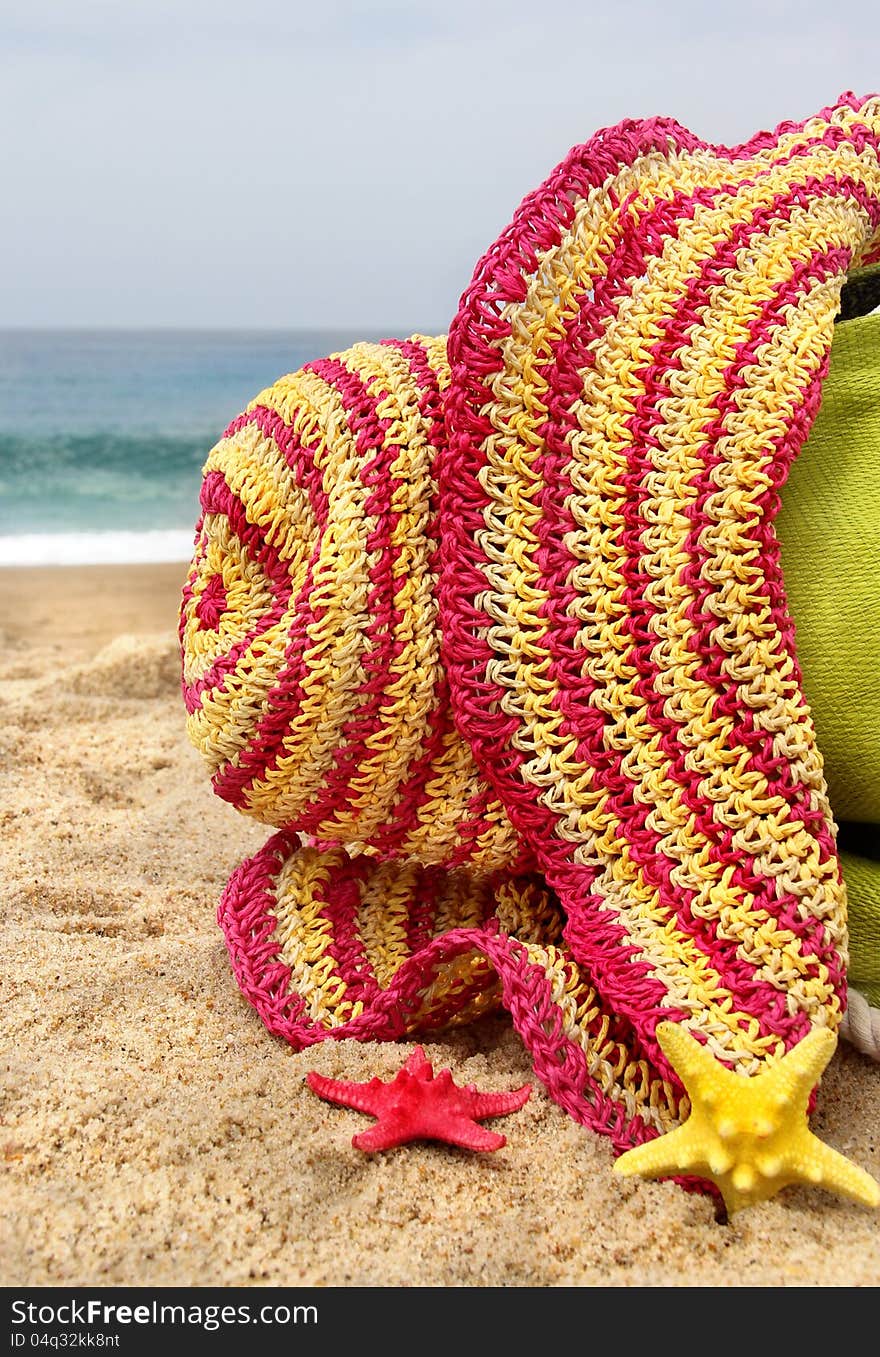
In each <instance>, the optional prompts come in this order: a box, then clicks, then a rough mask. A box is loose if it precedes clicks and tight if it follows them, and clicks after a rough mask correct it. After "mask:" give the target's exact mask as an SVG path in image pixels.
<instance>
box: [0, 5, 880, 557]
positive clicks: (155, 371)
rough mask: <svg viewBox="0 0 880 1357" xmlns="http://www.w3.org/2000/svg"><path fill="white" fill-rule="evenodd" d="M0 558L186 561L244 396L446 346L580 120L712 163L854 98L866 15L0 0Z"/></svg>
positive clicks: (879, 54)
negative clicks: (339, 355)
mask: <svg viewBox="0 0 880 1357" xmlns="http://www.w3.org/2000/svg"><path fill="white" fill-rule="evenodd" d="M0 43H2V49H3V53H4V57H5V61H4V78H3V81H2V83H0V111H2V118H3V125H4V128H5V136H4V138H3V145H2V147H0V164H2V175H3V184H4V190H5V193H4V200H5V209H4V211H3V213H2V216H0V257H2V261H3V267H2V275H0V276H2V295H3V304H2V310H0V327H2V333H0V564H7V565H14V564H17V565H25V564H59V563H86V562H90V561H113V560H116V561H136V560H153V561H159V560H178V559H179V560H185V559H186V557H187V556H188V554H189V548H190V544H191V541H192V527H193V524H194V522H195V518H196V513H197V505H196V497H197V491H198V482H199V468H200V466H201V464H202V462H203V460H204V457H205V455H206V453H207V450H208V449H209V448H210V446H211V444H212V443H213V442H214V441H215V440H216V438H217V437H218V436H219V435H220V433H221V432H222V430H223V428H224V427H225V426H226V424H227V423H228V422H229V421H230V420H231V419H232V418H233V417H234V416H235V414H237V413H238V411H239V410H240V409H241V408H242V407H243V406H244V405H245V404H246V403H247V401H248V400H250V399H251V398H252V397H253V396H254V395H256V394H257V392H258V391H259V390H261V389H262V388H263V387H264V386H267V385H269V384H271V383H272V382H273V381H274V380H275V379H276V378H277V377H278V376H280V375H282V373H284V372H288V371H292V370H293V369H295V368H296V367H298V366H300V365H301V364H302V363H304V362H306V361H308V360H309V359H310V358H316V357H318V356H321V355H323V354H325V353H328V352H331V351H333V350H334V349H337V348H342V347H345V346H346V345H347V344H349V343H351V342H352V341H353V340H354V339H358V338H360V339H374V338H379V337H382V336H383V335H392V334H404V333H411V332H413V331H416V330H420V331H423V332H428V333H431V332H438V333H439V332H443V331H445V330H446V328H447V327H448V324H449V321H450V318H451V317H452V315H453V314H454V312H455V309H456V306H457V301H458V298H459V295H460V294H461V292H462V291H463V289H464V288H465V287H466V286H467V284H468V282H469V280H470V277H471V273H472V270H473V267H474V264H475V262H476V260H477V259H478V258H479V256H480V254H481V253H482V251H483V250H484V249H485V248H486V247H487V245H488V244H489V243H490V242H491V241H492V240H493V239H494V238H495V236H496V235H497V234H498V232H499V231H500V230H501V229H502V228H503V226H504V225H505V224H506V222H507V221H508V220H509V219H510V216H511V214H512V213H513V211H514V209H515V208H516V206H517V205H518V203H519V202H520V200H521V199H522V197H523V196H524V195H525V194H526V193H528V192H529V191H530V190H531V189H532V188H534V187H535V186H536V185H538V184H539V183H540V182H541V181H542V180H543V179H544V178H545V177H546V175H547V174H548V173H549V171H550V170H551V169H552V168H553V166H554V165H556V164H557V163H558V162H559V160H561V159H562V158H563V156H564V155H565V154H566V152H567V151H568V149H569V148H570V147H571V146H572V145H574V144H576V143H577V142H580V141H583V140H586V139H587V138H588V137H589V136H590V135H591V134H592V133H593V132H595V131H596V130H597V129H598V128H599V127H602V126H604V125H607V124H613V123H616V122H617V121H619V120H620V119H621V118H623V117H634V118H635V117H642V116H651V115H654V114H664V115H668V116H672V117H675V118H677V119H678V120H679V121H680V122H682V123H684V124H685V125H686V126H688V127H689V128H691V130H693V131H694V132H696V133H697V134H698V135H699V136H701V137H703V138H704V139H706V140H708V141H714V142H721V143H727V144H731V143H736V142H739V141H743V140H746V139H748V138H749V137H750V136H752V135H753V134H754V133H755V132H756V131H758V130H759V129H760V128H763V127H772V126H775V125H776V124H777V123H778V122H780V121H781V120H783V119H792V120H800V119H803V118H805V117H807V116H809V115H810V114H811V113H814V112H816V111H818V109H819V108H821V107H823V106H824V105H826V104H828V103H831V102H833V101H834V100H835V99H836V98H837V96H838V95H839V94H840V93H841V92H842V91H843V90H846V89H852V90H854V91H855V92H856V93H859V94H866V93H869V92H871V90H873V89H875V88H876V87H877V86H880V20H878V18H877V10H876V6H875V5H874V4H873V3H868V0H853V2H852V3H850V4H849V5H847V6H846V7H843V6H830V5H828V4H819V3H815V2H814V0H797V2H794V0H792V2H791V3H789V2H788V0H780V2H776V3H774V2H773V0H769V2H768V0H763V2H762V3H759V2H758V0H743V3H740V4H738V5H737V6H735V7H730V6H728V7H719V6H715V5H708V4H705V3H700V2H699V0H675V2H674V3H670V4H666V5H657V4H655V3H650V2H649V0H622V2H621V3H617V4H615V5H604V6H603V5H599V4H596V3H590V2H589V0H588V2H586V3H585V2H584V0H545V3H543V4H541V5H540V6H535V5H532V4H526V3H523V0H503V2H502V0H481V3H479V4H475V3H473V0H469V2H465V0H445V3H443V4H426V3H420V2H419V0H415V2H411V0H385V2H384V3H372V2H371V0H363V2H361V3H358V0H324V2H323V3H321V4H320V5H314V4H303V3H298V0H249V3H248V4H247V5H242V4H240V3H230V0H125V3H123V4H120V3H118V0H2V4H0Z"/></svg>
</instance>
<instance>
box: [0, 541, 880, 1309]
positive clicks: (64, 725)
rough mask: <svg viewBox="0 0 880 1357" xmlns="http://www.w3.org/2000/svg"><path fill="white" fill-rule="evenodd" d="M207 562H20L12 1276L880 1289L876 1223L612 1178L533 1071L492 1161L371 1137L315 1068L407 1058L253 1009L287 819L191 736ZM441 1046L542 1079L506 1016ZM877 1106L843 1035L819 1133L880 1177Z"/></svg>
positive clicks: (340, 1071)
mask: <svg viewBox="0 0 880 1357" xmlns="http://www.w3.org/2000/svg"><path fill="white" fill-rule="evenodd" d="M183 573H184V567H183V566H144V567H135V566H132V567H125V568H122V567H112V568H107V569H102V568H97V567H91V568H82V569H73V568H71V569H58V570H52V569H47V570H36V569H33V570H0V632H2V635H3V640H4V646H3V653H2V659H0V709H2V722H0V730H2V744H3V750H2V763H0V778H2V794H0V807H2V810H0V820H2V824H3V830H4V833H3V838H2V877H0V879H2V894H3V915H4V918H3V924H2V967H3V1014H4V1023H3V1052H2V1069H3V1089H2V1094H3V1114H2V1131H0V1143H2V1149H3V1159H4V1184H3V1202H4V1210H3V1224H2V1230H3V1236H2V1254H0V1258H2V1264H0V1284H3V1285H6V1286H12V1285H15V1286H27V1285H29V1286H51V1285H78V1286H83V1285H100V1286H164V1285H177V1286H196V1287H197V1286H209V1285H265V1286H284V1285H291V1286H340V1285H341V1286H373V1287H375V1286H406V1285H412V1286H481V1287H497V1286H517V1287H548V1286H549V1287H555V1286H630V1287H631V1286H682V1285H688V1286H806V1285H810V1286H814V1285H825V1286H871V1285H876V1284H878V1282H880V1211H877V1212H871V1211H868V1210H865V1209H863V1208H860V1207H858V1206H855V1205H850V1204H849V1203H847V1202H845V1201H842V1200H839V1199H836V1198H833V1197H831V1196H829V1195H827V1194H825V1193H824V1192H821V1191H818V1190H807V1189H802V1188H788V1189H786V1190H785V1191H784V1192H782V1193H781V1194H780V1195H779V1196H778V1197H776V1198H775V1199H774V1200H773V1201H771V1202H768V1203H766V1204H764V1205H762V1206H758V1207H753V1208H751V1209H749V1210H746V1211H743V1212H741V1213H739V1214H738V1215H736V1216H734V1218H733V1220H732V1223H730V1224H728V1225H720V1224H717V1223H716V1221H715V1216H714V1211H713V1208H712V1204H711V1202H710V1201H709V1199H708V1198H705V1197H701V1196H695V1195H689V1194H686V1193H685V1192H683V1191H682V1190H681V1189H680V1188H678V1187H676V1186H675V1185H674V1184H673V1183H668V1182H667V1183H648V1182H642V1181H618V1180H617V1179H615V1178H613V1177H612V1175H611V1172H610V1169H611V1163H612V1158H611V1152H610V1150H609V1147H608V1145H607V1143H606V1142H605V1141H604V1140H603V1139H601V1138H599V1137H596V1136H593V1135H591V1134H590V1133H588V1132H587V1131H585V1130H583V1129H582V1128H580V1127H578V1126H576V1125H575V1124H574V1123H573V1122H572V1121H571V1120H570V1119H569V1118H568V1117H567V1116H566V1115H565V1114H564V1113H563V1112H562V1111H561V1110H560V1109H559V1108H558V1107H556V1105H555V1104H554V1103H552V1102H551V1101H550V1100H549V1098H548V1097H547V1096H546V1094H545V1093H544V1091H543V1089H542V1087H541V1086H540V1085H539V1084H537V1082H535V1085H534V1089H533V1093H532V1097H531V1099H530V1101H529V1102H528V1103H527V1105H526V1107H525V1108H524V1109H523V1111H521V1112H519V1113H518V1114H516V1115H515V1116H513V1117H510V1118H508V1119H499V1120H498V1121H495V1122H493V1123H490V1124H491V1125H493V1126H494V1127H495V1128H496V1129H499V1130H503V1131H504V1132H505V1133H506V1135H507V1137H508V1144H507V1146H506V1147H505V1148H504V1149H502V1150H500V1151H499V1152H497V1153H495V1154H490V1155H483V1156H479V1155H474V1154H468V1153H467V1152H465V1151H458V1150H450V1149H448V1148H445V1147H442V1146H438V1145H411V1146H408V1147H405V1148H402V1149H399V1150H395V1151H390V1152H387V1153H385V1154H381V1155H377V1156H373V1157H370V1156H367V1155H364V1154H362V1153H360V1152H359V1151H358V1150H355V1149H353V1148H352V1146H351V1137H352V1135H353V1133H354V1132H355V1131H357V1130H359V1129H363V1127H364V1125H365V1124H367V1123H365V1120H364V1118H363V1117H362V1116H359V1115H358V1114H357V1113H355V1112H351V1111H346V1110H344V1109H341V1108H334V1107H330V1106H329V1105H328V1104H326V1103H323V1102H321V1101H320V1100H319V1099H318V1098H316V1097H315V1096H314V1095H313V1094H312V1093H310V1092H309V1090H308V1089H307V1088H306V1087H305V1085H304V1082H303V1077H304V1075H305V1073H306V1071H307V1070H310V1069H313V1068H314V1069H319V1070H322V1071H323V1072H325V1073H327V1074H331V1075H334V1076H342V1077H348V1078H354V1079H364V1078H367V1077H369V1076H370V1075H372V1074H376V1073H378V1074H381V1075H383V1076H386V1077H387V1076H389V1075H390V1074H391V1073H393V1071H395V1070H396V1069H397V1068H398V1067H399V1065H400V1064H401V1063H402V1059H403V1056H404V1054H405V1051H404V1050H402V1049H401V1048H399V1047H389V1046H382V1045H358V1044H357V1043H354V1042H345V1043H338V1044H337V1043H327V1044H322V1045H320V1046H318V1047H315V1048H313V1049H312V1050H310V1051H306V1052H304V1053H303V1054H300V1055H296V1054H294V1053H293V1052H291V1051H290V1050H289V1049H288V1048H287V1047H286V1046H285V1045H284V1044H282V1043H281V1042H280V1041H278V1040H277V1039H275V1038H273V1037H271V1036H269V1034H268V1033H267V1032H266V1031H265V1029H264V1028H263V1027H262V1025H261V1023H260V1021H259V1020H258V1018H257V1017H256V1015H255V1014H254V1013H253V1011H252V1010H251V1009H250V1008H249V1007H248V1006H247V1004H246V1003H245V1002H244V1000H243V999H242V998H241V997H240V995H239V993H238V990H237V988H236V986H235V983H234V981H233V979H232V975H231V972H230V969H229V966H228V964H227V958H226V951H225V946H224V942H223V939H222V936H221V934H220V932H219V930H218V929H217V927H216V924H215V920H214V912H215V907H216V901H217V899H218V896H219V894H220V891H221V889H222V886H223V884H224V881H225V880H226V877H227V875H228V874H229V872H230V871H231V869H232V868H233V866H234V865H235V864H236V862H237V861H238V860H239V859H240V858H242V857H243V856H245V855H246V854H248V853H249V852H253V851H254V850H255V849H257V848H258V847H259V846H260V845H261V844H262V843H263V841H264V840H265V838H266V837H267V836H268V831H267V830H265V829H263V828H262V827H261V826H259V825H255V824H251V823H250V822H248V821H246V820H245V819H243V818H242V817H240V816H239V815H237V814H236V813H235V812H234V811H233V810H232V809H230V808H229V807H227V806H225V805H224V804H223V803H222V802H220V801H218V800H217V799H216V798H215V797H213V796H212V794H211V791H210V787H209V785H208V781H207V778H206V775H205V773H204V771H203V768H202V765H201V762H200V760H199V759H198V757H197V755H196V754H195V753H194V751H192V750H191V749H190V747H189V745H188V743H187V740H186V736H185V733H184V720H183V707H182V703H181V701H180V698H179V694H178V691H177V686H176V683H177V655H176V649H175V640H174V623H175V614H176V609H177V596H178V591H179V588H180V584H181V581H182V578H183ZM120 638H121V639H120ZM426 1049H427V1052H428V1055H429V1057H430V1058H431V1059H433V1061H434V1063H435V1067H436V1066H437V1065H450V1066H451V1067H452V1069H453V1071H454V1073H455V1075H456V1078H457V1079H459V1080H460V1081H461V1082H470V1081H474V1082H479V1083H480V1084H481V1085H482V1086H484V1087H486V1088H511V1087H515V1086H518V1085H519V1084H521V1083H523V1082H525V1081H527V1080H530V1079H531V1078H532V1076H531V1069H530V1066H529V1062H528V1060H527V1058H526V1055H525V1053H524V1051H523V1048H522V1047H521V1045H520V1042H519V1040H518V1038H516V1036H515V1035H514V1034H513V1033H512V1031H511V1029H510V1027H509V1025H508V1023H507V1022H506V1020H505V1019H504V1018H492V1019H488V1020H484V1021H483V1022H482V1023H481V1024H479V1025H478V1026H475V1027H474V1028H472V1029H470V1030H468V1031H465V1032H461V1033H457V1034H450V1035H449V1036H448V1037H440V1038H438V1039H437V1040H435V1041H432V1042H429V1043H427V1044H426ZM878 1113H880V1066H877V1065H872V1064H871V1063H870V1062H869V1061H868V1060H867V1059H866V1058H865V1057H863V1056H861V1055H859V1054H857V1053H856V1052H855V1051H854V1050H852V1049H851V1048H849V1047H847V1046H845V1045H841V1047H840V1049H839V1050H838V1052H837V1053H836V1055H835V1057H834V1059H833V1061H832V1064H831V1066H830V1067H829V1069H828V1071H827V1073H826V1075H825V1078H824V1079H823V1082H822V1087H821V1091H820V1101H819V1106H818V1109H817V1112H816V1115H815V1116H814V1119H813V1127H814V1129H815V1130H816V1131H817V1132H818V1133H819V1134H820V1135H821V1136H822V1137H823V1138H824V1139H825V1140H827V1141H828V1142H829V1143H830V1144H831V1145H834V1146H835V1147H836V1148H838V1149H840V1150H842V1151H843V1152H844V1153H846V1154H848V1155H849V1156H850V1157H851V1158H852V1159H854V1160H855V1161H856V1162H857V1163H858V1164H861V1165H862V1166H863V1167H864V1168H866V1169H867V1170H868V1171H869V1172H871V1173H873V1174H874V1175H875V1176H877V1177H880V1140H878V1131H877V1127H878Z"/></svg>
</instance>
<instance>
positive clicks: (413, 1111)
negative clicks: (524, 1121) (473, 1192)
mask: <svg viewBox="0 0 880 1357" xmlns="http://www.w3.org/2000/svg"><path fill="white" fill-rule="evenodd" d="M306 1083H307V1084H308V1086H309V1088H310V1089H311V1090H312V1092H313V1093H317V1094H318V1095H319V1097H321V1098H326V1099H327V1100H328V1101H329V1102H332V1103H340V1104H341V1105H342V1106H343V1107H353V1108H354V1109H355V1110H356V1111H358V1112H369V1113H371V1114H372V1115H373V1116H374V1117H378V1121H377V1122H376V1124H375V1125H374V1126H371V1127H369V1129H368V1130H366V1131H361V1132H360V1134H359V1135H356V1136H353V1137H352V1141H351V1143H352V1145H354V1146H356V1147H357V1149H359V1150H368V1151H369V1150H390V1149H393V1148H394V1147H395V1146H396V1145H405V1144H406V1142H407V1141H409V1140H442V1141H445V1142H446V1144H447V1145H460V1146H462V1148H463V1149H465V1150H500V1149H501V1146H502V1145H506V1144H507V1140H506V1138H505V1137H504V1136H501V1135H498V1134H497V1132H495V1131H487V1130H486V1128H485V1127H484V1126H478V1125H477V1124H476V1119H477V1118H478V1117H501V1116H503V1115H504V1114H505V1113H506V1112H516V1111H518V1109H519V1108H521V1107H522V1106H523V1104H524V1103H525V1102H526V1101H527V1099H528V1096H529V1094H530V1093H531V1091H532V1089H531V1085H530V1084H524V1085H523V1087H522V1088H518V1089H515V1090H514V1092H512V1093H478V1092H477V1089H476V1088H475V1086H474V1085H473V1084H468V1085H467V1087H466V1088H462V1086H461V1085H460V1084H456V1083H455V1082H454V1080H453V1078H452V1073H451V1071H450V1070H441V1071H440V1073H439V1074H438V1075H437V1076H436V1078H435V1076H434V1067H433V1066H432V1064H431V1062H430V1060H427V1059H426V1058H425V1052H424V1051H423V1050H422V1048H421V1046H417V1047H416V1048H415V1050H414V1051H413V1053H412V1055H411V1056H410V1057H409V1059H408V1060H407V1062H406V1064H405V1065H404V1067H403V1069H401V1070H398V1072H397V1074H396V1075H395V1076H394V1078H393V1079H391V1080H389V1081H388V1082H387V1083H386V1082H385V1081H384V1080H383V1079H379V1078H374V1079H370V1080H369V1082H368V1083H364V1084H356V1083H352V1082H350V1081H348V1080H345V1079H328V1078H327V1077H326V1076H325V1075H323V1074H318V1073H316V1072H315V1071H314V1070H313V1071H311V1073H309V1074H307V1075H306Z"/></svg>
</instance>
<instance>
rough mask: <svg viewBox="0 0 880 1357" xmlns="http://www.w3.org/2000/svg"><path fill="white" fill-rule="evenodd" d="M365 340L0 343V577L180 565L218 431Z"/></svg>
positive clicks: (351, 336)
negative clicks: (287, 380)
mask: <svg viewBox="0 0 880 1357" xmlns="http://www.w3.org/2000/svg"><path fill="white" fill-rule="evenodd" d="M378 338H381V336H380V335H379V334H365V333H358V334H355V333H353V332H345V333H343V332H339V331H336V332H330V331H308V330H293V331H277V330H276V331H262V332H248V331H243V330H234V331H224V332H213V331H184V330H165V331H162V330H142V331H129V330H39V331H38V330H5V331H0V565H4V564H5V565H16V564H22V565H24V564H73V563H87V562H102V561H126V560H127V561H136V560H178V559H179V560H186V559H187V558H188V557H189V554H190V547H191V545H192V537H193V528H194V525H195V522H196V518H197V516H198V493H199V483H200V468H201V466H202V463H203V462H204V460H205V457H206V456H207V453H208V451H209V449H210V448H211V446H212V445H213V443H215V442H216V440H217V438H219V436H220V435H221V433H222V432H223V430H224V428H225V427H226V425H227V424H228V423H229V422H230V421H231V420H232V419H234V418H235V416H236V415H237V414H238V413H239V412H240V411H241V410H242V409H244V407H245V405H247V403H248V401H249V400H251V399H252V397H254V396H255V395H256V394H257V393H258V392H259V391H260V390H261V389H262V388H263V387H264V386H268V385H270V384H271V383H272V382H274V381H275V380H276V379H277V378H278V377H280V376H282V375H283V374H284V373H286V372H292V371H294V370H295V369H296V368H298V367H301V366H302V364H303V363H306V362H308V361H309V360H310V359H313V358H320V357H323V356H324V355H325V354H328V353H332V352H334V351H336V350H338V349H342V348H345V347H346V346H347V345H349V344H351V343H353V342H354V341H355V340H358V339H378Z"/></svg>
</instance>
